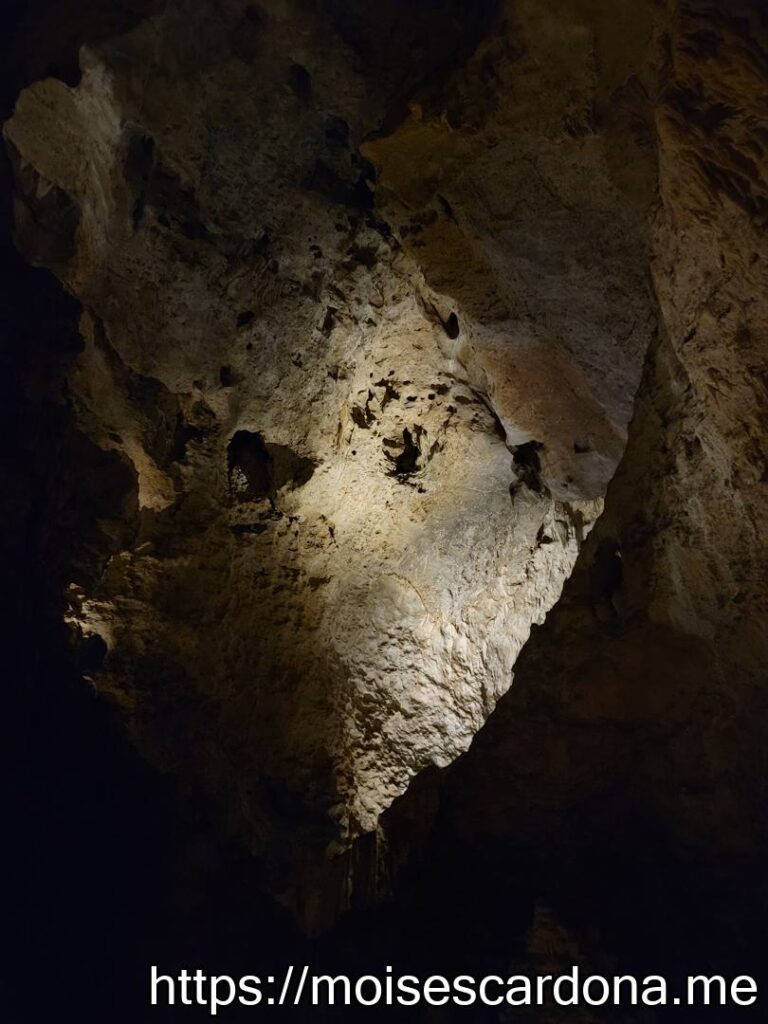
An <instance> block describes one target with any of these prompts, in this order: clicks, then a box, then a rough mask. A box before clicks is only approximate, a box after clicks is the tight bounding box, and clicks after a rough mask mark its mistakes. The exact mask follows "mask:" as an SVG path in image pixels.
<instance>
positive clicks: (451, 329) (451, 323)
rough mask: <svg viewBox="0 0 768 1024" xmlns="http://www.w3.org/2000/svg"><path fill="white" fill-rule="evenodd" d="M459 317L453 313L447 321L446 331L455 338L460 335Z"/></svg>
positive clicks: (450, 336)
mask: <svg viewBox="0 0 768 1024" xmlns="http://www.w3.org/2000/svg"><path fill="white" fill-rule="evenodd" d="M459 331H460V327H459V318H458V317H457V316H456V314H455V313H451V315H450V316H449V317H448V319H447V320H446V321H445V333H446V334H447V335H448V337H449V338H451V339H454V338H458V336H459Z"/></svg>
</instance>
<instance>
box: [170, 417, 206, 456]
mask: <svg viewBox="0 0 768 1024" xmlns="http://www.w3.org/2000/svg"><path fill="white" fill-rule="evenodd" d="M202 439H203V432H202V430H200V428H199V427H193V426H190V424H189V423H186V422H185V420H184V417H183V416H182V415H181V413H179V414H178V416H177V417H176V426H175V428H174V431H173V440H172V443H171V450H170V452H169V455H170V458H171V461H172V462H183V461H184V459H186V457H187V445H188V444H189V443H190V441H201V440H202Z"/></svg>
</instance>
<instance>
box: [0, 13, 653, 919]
mask: <svg viewBox="0 0 768 1024" xmlns="http://www.w3.org/2000/svg"><path fill="white" fill-rule="evenodd" d="M590 17H591V15H590V13H589V11H588V9H586V8H585V9H582V8H580V7H577V8H575V9H573V10H566V8H565V7H564V8H563V9H562V10H558V17H557V18H556V19H548V18H545V17H543V16H542V13H541V11H538V10H537V8H536V6H535V5H528V6H526V5H517V7H515V8H514V9H512V8H510V9H509V10H507V9H506V8H500V9H496V8H495V7H491V6H483V5H480V6H478V7H476V8H475V7H473V8H472V9H471V10H465V9H464V8H461V9H460V8H459V7H457V8H456V9H455V10H453V9H452V10H451V12H450V16H446V13H445V12H441V11H438V10H437V9H435V10H434V11H425V12H423V14H421V15H419V16H418V17H415V18H411V17H410V16H409V17H408V18H405V15H404V12H403V11H401V10H400V9H399V8H397V6H396V5H395V7H393V8H392V10H391V12H388V13H384V12H375V11H365V12H361V11H358V10H356V9H354V8H353V7H351V6H347V5H336V6H334V5H329V6H328V7H323V6H322V5H320V6H318V7H317V9H314V10H310V9H309V8H307V7H305V6H302V5H295V6H292V5H284V4H273V5H270V4H265V5H262V6H260V7H259V6H255V5H252V4H251V5H246V4H244V3H239V2H238V3H235V2H233V3H229V4H226V5H223V6H222V5H209V4H206V3H195V4H184V3H178V4H176V3H170V4H167V5H164V6H163V7H162V9H158V10H157V11H156V12H153V11H150V12H149V16H148V17H147V18H146V19H145V20H143V21H141V22H140V23H139V24H138V25H137V26H136V27H134V28H131V29H130V30H129V31H127V32H123V33H117V34H114V35H111V36H107V37H106V38H103V39H101V41H99V42H98V43H97V44H93V45H87V46H84V47H83V48H82V49H81V52H80V66H81V72H82V74H81V78H80V80H79V82H77V84H75V83H74V82H70V83H67V82H65V81H62V80H61V79H59V78H56V77H48V78H45V79H43V80H41V81H39V82H37V83H35V84H34V85H32V86H30V87H29V88H28V89H26V90H25V91H24V92H22V94H21V95H20V97H19V99H18V102H17V104H16V109H15V111H14V115H13V117H12V118H11V119H10V120H9V121H8V122H7V123H6V126H5V129H4V132H5V137H6V141H7V145H8V149H9V153H10V155H11V159H12V162H13V164H14V168H15V174H16V184H17V200H16V209H15V223H16V240H17V244H18V245H19V247H20V248H21V250H22V251H23V252H24V253H25V254H26V256H27V258H28V259H29V260H30V261H31V262H33V263H35V264H38V265H42V266H45V267H47V268H49V269H51V270H52V271H53V272H54V273H55V274H56V275H57V276H58V277H59V278H60V279H61V281H62V282H63V283H64V284H65V286H66V288H67V289H68V290H69V291H71V292H72V293H73V294H74V295H76V296H77V298H78V300H79V301H80V303H81V304H82V310H83V312H82V317H81V322H80V331H81V335H82V339H83V341H82V344H83V348H82V352H81V353H80V354H79V355H78V357H77V359H76V361H75V364H74V366H73V368H72V370H71V372H70V373H69V374H68V378H67V399H68V401H69V402H70V403H71V406H72V408H73V410H74V411H75V415H76V418H77V422H78V425H79V428H80V429H81V430H82V431H83V433H84V434H85V435H86V436H87V437H88V438H89V440H90V441H91V442H92V443H93V444H94V445H95V446H96V448H97V450H98V451H100V452H104V453H107V454H108V455H109V456H110V457H111V458H113V460H116V465H118V464H119V465H120V466H121V467H122V469H121V470H120V472H121V473H122V474H123V477H124V483H123V487H122V491H121V495H120V498H119V500H120V501H121V502H123V505H124V510H123V513H122V514H121V515H119V516H118V521H117V522H115V523H112V525H108V526H107V532H108V533H109V534H110V540H109V545H108V547H109V554H108V557H107V559H106V560H104V559H102V560H97V559H95V558H94V557H93V556H91V557H90V559H89V558H88V557H86V559H85V561H86V562H87V563H88V564H87V565H86V566H85V567H83V568H82V569H81V571H80V572H75V571H73V572H72V573H71V578H70V579H68V580H67V581H66V582H67V600H68V612H67V621H68V623H69V624H70V626H71V628H72V635H73V641H74V642H75V643H76V645H77V644H79V645H80V647H81V648H82V649H83V650H87V651H89V652H90V655H89V663H88V670H87V675H88V678H89V679H90V680H91V682H92V684H93V685H94V686H95V687H96V689H97V690H98V691H99V692H101V693H104V694H107V695H109V696H110V697H111V699H113V700H114V702H115V704H116V706H117V707H118V708H119V712H120V714H121V716H122V717H123V719H124V721H125V723H126V726H127V728H128V730H129V732H130V734H131V735H132V737H133V738H134V741H135V742H136V744H137V745H138V748H139V749H140V750H141V751H142V752H143V753H144V755H145V756H146V757H148V758H149V760H150V761H151V762H152V763H154V764H156V765H158V766H159V767H160V768H161V769H162V770H163V771H165V772H169V773H171V774H173V775H175V776H177V777H179V778H183V779H191V778H194V779H196V780H197V782H196V785H198V786H200V788H201V791H203V792H205V793H207V794H210V795H211V796H213V797H214V798H215V799H216V800H218V801H220V802H221V805H222V807H223V808H224V809H225V811H224V813H225V815H226V816H227V817H228V819H229V821H230V826H231V828H232V829H233V831H234V832H235V833H236V834H239V835H244V836H247V838H248V842H249V843H250V845H251V848H252V851H253V853H254V854H256V855H258V856H260V857H262V858H263V859H264V863H265V864H266V865H267V870H268V872H269V873H270V874H271V875H272V876H273V877H274V883H273V884H274V886H275V888H276V889H277V890H278V891H283V892H284V897H285V899H286V900H287V901H288V902H289V903H291V904H292V905H294V906H295V907H296V908H297V909H298V905H299V903H300V902H301V900H302V899H303V897H302V896H300V895H296V893H295V892H294V886H293V880H294V879H295V877H296V875H297V873H298V875H299V876H302V875H303V874H306V873H309V876H310V877H313V872H314V871H315V870H316V869H315V867H314V865H315V862H318V863H322V861H323V860H324V857H325V854H326V852H327V853H330V854H333V853H335V852H336V851H339V850H342V849H343V848H344V846H345V844H346V843H347V842H348V841H349V840H350V839H352V838H354V837H355V836H356V835H358V834H359V833H360V832H361V831H362V832H364V831H369V830H371V829H373V828H375V826H376V822H377V818H378V815H379V814H380V813H381V811H382V810H384V809H385V808H386V807H387V806H388V805H389V803H390V802H391V801H392V799H393V798H394V797H396V796H398V795H399V794H400V793H402V792H403V790H404V789H405V788H406V786H407V784H408V781H409V779H410V778H411V777H412V776H413V775H414V774H415V773H416V772H418V771H420V770H422V769H424V768H426V767H428V766H429V765H440V766H443V765H446V764H448V763H449V762H450V761H451V760H452V759H453V758H454V757H456V756H457V755H458V754H460V753H461V752H462V751H464V750H466V748H467V747H468V745H469V743H470V741H471V739H472V736H473V735H474V733H475V732H476V731H477V729H478V728H479V727H480V726H481V725H482V723H483V721H484V720H485V718H486V717H487V715H488V714H489V713H490V711H491V710H492V709H493V707H494V705H495V702H496V700H497V699H498V697H499V696H500V695H501V694H503V693H504V692H505V691H506V689H507V688H508V686H509V684H510V682H511V677H512V666H513V664H514V661H515V658H516V656H517V654H518V652H519V650H520V649H521V647H522V646H523V644H524V643H525V640H526V638H527V636H528V633H529V630H530V627H531V625H532V624H533V623H537V622H541V621H542V620H543V617H544V615H545V614H546V612H547V611H548V609H549V608H550V607H551V606H552V604H553V603H554V602H555V601H556V600H557V598H558V596H559V593H560V590H561V587H562V584H563V581H564V580H565V579H566V578H567V576H568V574H569V573H570V571H571V568H572V566H573V563H574V560H575V558H576V555H577V553H578V549H579V546H580V544H581V542H582V541H583V539H584V537H585V536H586V535H587V534H588V532H589V529H590V528H591V525H592V523H593V521H594V519H595V517H596V515H597V514H598V513H599V511H600V509H601V507H602V498H603V495H604V492H605V487H606V485H607V482H608V479H609V478H610V476H611V475H612V473H613V470H614V468H615V466H616V463H617V461H618V459H619V458H620V455H621V452H622V450H623V446H624V442H625V437H626V424H627V421H628V418H629V414H630V410H631V406H632V397H633V394H634V390H635V388H636V386H637V382H638V380H639V375H640V370H641V365H642V359H643V353H644V351H645V349H646V348H647V346H648V344H649V340H650V339H651V338H652V337H653V335H654V331H655V308H654V300H653V297H652V295H651V292H650V289H649V288H648V286H647V282H646V267H647V255H646V246H647V213H648V209H649V207H650V204H651V201H652V196H653V183H654V181H655V153H654V150H653V147H652V145H651V144H650V142H649V139H650V137H651V122H650V106H649V101H648V94H647V84H644V82H643V76H645V77H646V78H648V76H649V72H648V71H647V67H646V63H647V61H648V56H647V54H648V51H649V50H650V51H652V50H653V48H654V46H655V38H656V35H655V34H656V31H657V29H656V25H655V22H654V21H653V19H652V18H650V16H649V12H648V10H647V9H646V8H645V7H641V8H640V10H639V12H637V13H636V14H633V15H632V17H633V19H636V20H637V32H636V33H634V32H633V33H632V34H631V36H630V43H629V44H628V48H627V53H626V55H625V57H624V58H623V59H622V60H621V61H618V60H617V65H618V66H612V65H611V64H610V62H609V63H607V64H604V62H603V60H602V58H600V51H601V48H606V49H609V48H610V46H611V43H612V40H613V38H615V35H616V23H615V21H613V20H612V19H610V18H604V17H603V18H601V20H600V21H599V23H598V25H597V28H596V29H594V28H593V27H592V26H591V24H590V20H589V19H590ZM404 26H405V28H404ZM478 43H479V45H478ZM233 97H236V98H237V101H236V102H233ZM534 97H535V102H534ZM627 140H629V142H628V144H627ZM436 167H437V168H438V169H437V170H435V168H436ZM596 183H599V185H597V186H596ZM607 368H608V369H607ZM313 884H314V885H315V887H317V886H319V887H320V888H322V887H323V883H322V882H315V883H308V884H307V885H306V886H305V887H304V888H305V889H310V890H311V888H312V886H313ZM339 899H340V905H343V902H344V898H343V895H342V896H340V897H339ZM300 913H304V911H300ZM307 913H308V914H309V916H310V917H311V916H312V912H311V911H307Z"/></svg>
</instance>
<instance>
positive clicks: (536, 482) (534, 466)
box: [512, 441, 544, 492]
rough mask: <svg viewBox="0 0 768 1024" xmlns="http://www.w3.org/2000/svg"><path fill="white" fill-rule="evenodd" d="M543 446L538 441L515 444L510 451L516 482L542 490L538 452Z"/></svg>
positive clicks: (533, 489) (534, 489) (532, 488)
mask: <svg viewBox="0 0 768 1024" xmlns="http://www.w3.org/2000/svg"><path fill="white" fill-rule="evenodd" d="M543 447H544V445H543V444H542V443H541V442H540V441H526V442H525V443H524V444H519V445H517V446H516V447H515V449H514V451H513V452H512V460H513V463H514V466H515V470H516V471H517V479H518V482H519V483H523V484H525V485H526V486H527V487H529V488H530V489H531V490H532V491H537V492H541V490H542V483H541V459H540V458H539V452H540V451H541V450H542V449H543Z"/></svg>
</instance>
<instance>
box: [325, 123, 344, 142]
mask: <svg viewBox="0 0 768 1024" xmlns="http://www.w3.org/2000/svg"><path fill="white" fill-rule="evenodd" d="M325 139H326V142H327V143H328V145H329V146H346V145H347V143H348V142H349V125H348V124H347V122H346V121H345V120H344V119H343V118H342V117H329V118H328V121H327V123H326V126H325Z"/></svg>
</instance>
